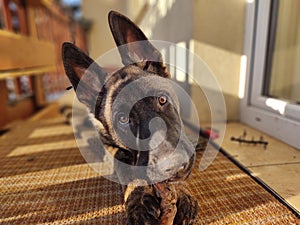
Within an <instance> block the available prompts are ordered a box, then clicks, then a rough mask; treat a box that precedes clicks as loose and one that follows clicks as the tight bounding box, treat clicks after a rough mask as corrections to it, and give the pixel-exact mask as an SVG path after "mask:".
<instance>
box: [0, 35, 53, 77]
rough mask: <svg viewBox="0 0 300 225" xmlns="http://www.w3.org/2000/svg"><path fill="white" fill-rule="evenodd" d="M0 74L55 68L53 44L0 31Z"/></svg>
mask: <svg viewBox="0 0 300 225" xmlns="http://www.w3.org/2000/svg"><path fill="white" fill-rule="evenodd" d="M0 49H1V51H0V72H1V70H2V71H7V70H16V69H26V68H34V67H51V66H55V47H54V44H53V43H50V42H44V41H39V40H36V38H30V37H25V36H22V35H17V34H13V33H11V32H7V31H3V30H0Z"/></svg>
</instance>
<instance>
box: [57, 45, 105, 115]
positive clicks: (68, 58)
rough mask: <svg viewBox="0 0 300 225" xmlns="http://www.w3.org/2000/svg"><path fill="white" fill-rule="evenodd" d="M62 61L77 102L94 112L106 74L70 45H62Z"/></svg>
mask: <svg viewBox="0 0 300 225" xmlns="http://www.w3.org/2000/svg"><path fill="white" fill-rule="evenodd" d="M62 59H63V63H64V67H65V71H66V74H67V76H68V78H69V80H70V82H71V84H72V86H73V87H74V89H75V91H76V95H77V98H78V100H79V101H80V102H82V103H83V104H85V105H86V106H87V107H88V108H89V109H90V111H91V112H94V111H95V106H96V101H97V98H98V95H99V92H100V91H101V88H102V86H103V84H104V81H105V78H106V76H107V73H106V72H105V71H104V70H103V69H102V68H101V67H100V66H99V65H98V64H97V63H96V62H94V60H92V59H91V58H90V57H89V56H87V55H86V54H85V53H84V52H82V51H81V50H80V49H79V48H77V47H76V46H75V45H74V44H72V43H67V42H65V43H63V45H62Z"/></svg>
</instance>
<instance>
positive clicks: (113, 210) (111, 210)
mask: <svg viewBox="0 0 300 225" xmlns="http://www.w3.org/2000/svg"><path fill="white" fill-rule="evenodd" d="M122 212H125V205H114V206H110V207H106V208H103V209H100V210H99V211H94V212H87V213H83V214H79V215H75V216H71V217H68V218H65V219H62V220H55V221H51V223H54V224H69V223H86V222H87V221H88V220H94V219H96V218H99V217H105V216H111V215H114V214H118V213H122ZM40 224H41V225H42V224H44V225H46V224H49V223H48V222H47V223H40Z"/></svg>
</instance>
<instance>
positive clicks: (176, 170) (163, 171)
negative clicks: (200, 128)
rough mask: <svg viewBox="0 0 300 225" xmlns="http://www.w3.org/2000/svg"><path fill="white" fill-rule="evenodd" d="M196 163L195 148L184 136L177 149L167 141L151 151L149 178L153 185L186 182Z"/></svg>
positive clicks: (148, 169)
mask: <svg viewBox="0 0 300 225" xmlns="http://www.w3.org/2000/svg"><path fill="white" fill-rule="evenodd" d="M194 161H195V147H194V146H193V145H192V143H191V142H190V141H189V140H188V139H187V137H186V136H185V134H182V135H181V137H180V139H179V141H178V143H177V145H176V146H175V147H174V144H172V143H169V142H168V141H166V140H165V141H163V142H162V143H160V144H159V145H158V146H157V147H156V148H154V149H151V150H150V151H149V162H148V168H147V176H148V177H149V178H150V180H151V182H153V183H157V182H162V181H166V180H168V181H181V180H185V179H186V178H187V177H188V176H189V174H190V173H191V170H192V167H193V164H194Z"/></svg>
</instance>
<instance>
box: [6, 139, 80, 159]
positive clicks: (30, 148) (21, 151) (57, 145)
mask: <svg viewBox="0 0 300 225" xmlns="http://www.w3.org/2000/svg"><path fill="white" fill-rule="evenodd" d="M70 148H77V145H76V142H75V140H67V141H56V142H50V143H43V144H35V145H25V146H20V147H17V148H15V149H14V150H12V151H11V152H10V153H9V154H8V155H7V156H8V157H12V156H20V155H28V154H32V153H37V152H47V151H55V150H62V149H70Z"/></svg>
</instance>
